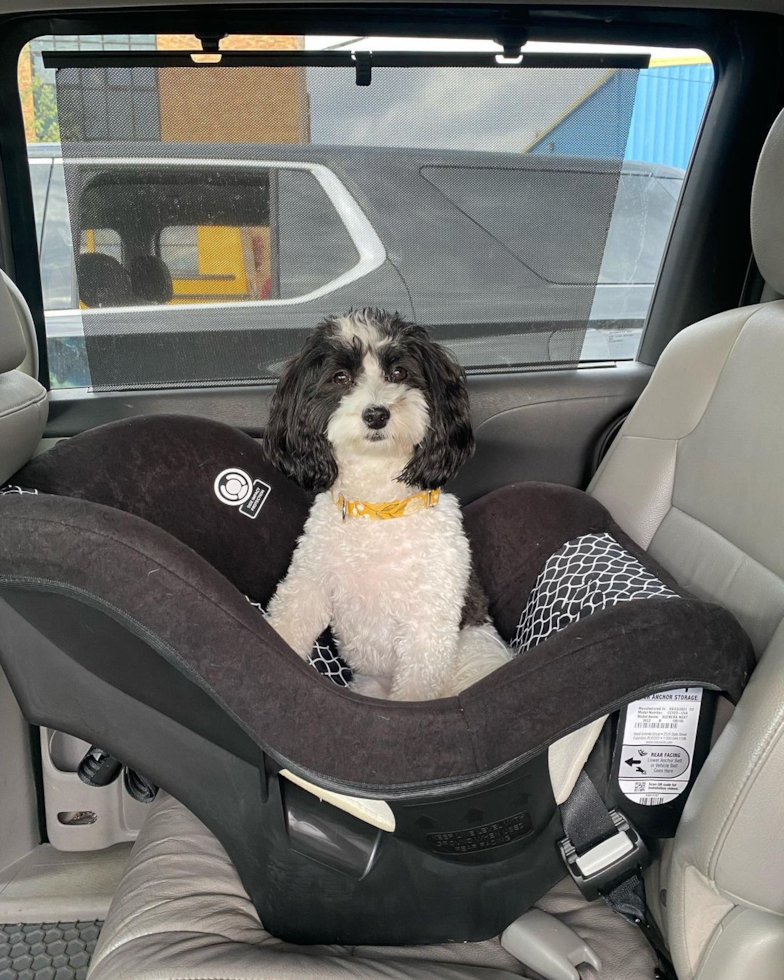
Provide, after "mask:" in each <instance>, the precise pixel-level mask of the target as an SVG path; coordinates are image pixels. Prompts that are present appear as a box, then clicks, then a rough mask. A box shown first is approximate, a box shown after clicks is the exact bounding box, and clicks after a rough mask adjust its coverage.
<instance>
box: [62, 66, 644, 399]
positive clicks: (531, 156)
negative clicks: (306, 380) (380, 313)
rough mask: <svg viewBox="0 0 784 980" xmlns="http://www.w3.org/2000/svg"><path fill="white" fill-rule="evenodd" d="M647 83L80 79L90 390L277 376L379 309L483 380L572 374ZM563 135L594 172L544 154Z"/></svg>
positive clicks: (322, 72)
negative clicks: (569, 134) (510, 371)
mask: <svg viewBox="0 0 784 980" xmlns="http://www.w3.org/2000/svg"><path fill="white" fill-rule="evenodd" d="M636 81H637V69H636V68H624V67H621V68H608V67H607V65H603V66H601V67H517V66H515V67H511V66H510V67H499V66H493V67H490V66H488V67H466V66H458V67H444V66H439V67H434V66H432V65H425V66H422V65H419V66H414V67H377V66H374V68H373V73H372V84H370V85H360V84H357V78H356V75H355V72H354V70H353V69H352V68H350V67H318V66H316V67H313V66H306V65H303V64H299V65H296V66H295V65H290V64H289V65H285V64H284V65H276V66H269V65H247V66H236V65H224V64H222V65H215V66H206V65H200V66H193V67H188V66H171V65H163V66H160V67H158V66H155V65H151V64H141V65H139V66H134V67H128V66H125V67H123V66H109V67H107V66H106V65H98V66H95V65H92V66H84V67H83V66H77V67H61V68H60V69H59V70H58V73H57V98H58V111H59V118H60V131H61V137H62V152H63V159H64V167H65V183H66V190H67V198H68V207H69V212H70V219H71V227H72V233H73V242H74V251H75V252H76V253H78V254H77V257H76V277H77V284H78V298H79V307H80V311H79V313H78V314H75V319H76V320H78V321H80V326H77V327H76V328H75V329H76V330H77V331H82V330H83V333H84V341H85V348H86V354H87V359H88V361H89V369H90V374H91V377H92V383H93V385H94V387H95V388H97V389H123V388H130V389H137V388H150V387H170V386H178V385H189V386H190V385H200V384H210V385H214V384H233V383H245V382H252V381H257V380H260V379H268V378H274V377H275V376H277V374H278V373H279V371H280V367H281V363H282V362H283V361H284V360H285V359H286V357H288V356H289V355H290V354H291V353H293V352H294V351H295V350H296V349H297V348H298V347H299V345H300V344H301V342H302V340H303V338H304V336H305V335H306V334H307V333H308V332H309V331H310V330H311V329H312V328H313V326H314V325H315V324H316V323H317V322H318V320H319V319H320V318H321V317H322V316H324V315H326V314H329V313H335V312H343V311H345V310H346V309H348V308H350V307H357V306H369V305H372V306H380V307H385V308H390V309H394V310H399V311H401V312H403V313H406V314H407V315H409V316H411V317H413V318H414V319H416V320H417V321H418V322H420V323H423V324H425V325H427V326H428V327H430V328H431V330H432V332H433V334H434V335H435V336H436V337H437V338H438V339H440V340H442V341H443V342H445V343H447V344H448V345H451V346H452V347H453V348H454V350H455V351H456V352H457V354H458V356H459V357H460V359H461V361H462V362H463V363H464V364H465V365H466V366H467V367H469V368H474V369H480V370H481V369H503V368H505V367H515V366H521V365H530V364H543V365H551V366H555V365H568V364H573V363H574V362H576V361H577V360H578V359H579V357H580V352H581V349H582V347H583V340H584V337H585V332H586V327H587V325H588V324H589V323H590V322H595V321H596V317H595V316H594V315H593V312H592V311H593V310H594V304H595V298H596V286H597V282H598V281H599V278H600V272H601V268H602V259H603V256H604V253H605V243H606V241H607V235H608V229H609V228H610V223H611V218H612V215H613V207H614V205H615V201H616V194H617V192H618V186H619V175H620V172H621V164H622V161H623V156H624V150H625V146H626V139H627V134H628V131H629V125H630V121H631V115H632V109H633V106H634V96H635V90H636ZM576 106H577V107H579V109H580V111H579V113H578V114H577V115H575V112H574V110H575V107H576ZM564 125H572V127H573V128H574V129H575V130H576V131H575V133H574V134H573V138H572V148H574V147H575V146H576V147H577V149H578V150H579V154H576V155H575V154H573V155H569V156H564V155H561V154H560V153H559V152H556V150H557V149H558V148H557V146H556V142H555V141H554V140H553V141H550V140H549V139H548V133H550V132H551V131H553V130H554V127H557V126H560V127H561V130H560V132H562V131H563V126H564ZM578 127H579V129H578Z"/></svg>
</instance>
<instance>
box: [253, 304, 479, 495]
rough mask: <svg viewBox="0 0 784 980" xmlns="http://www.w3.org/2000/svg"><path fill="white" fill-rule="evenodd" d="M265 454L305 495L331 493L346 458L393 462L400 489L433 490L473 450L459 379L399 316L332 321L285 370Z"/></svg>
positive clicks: (368, 313) (444, 353) (453, 364)
mask: <svg viewBox="0 0 784 980" xmlns="http://www.w3.org/2000/svg"><path fill="white" fill-rule="evenodd" d="M266 448H267V452H268V454H269V456H270V459H271V460H272V461H273V463H275V465H276V466H277V467H278V468H279V469H281V470H282V471H283V472H284V473H285V474H286V475H287V476H290V477H292V479H294V480H296V482H297V483H299V484H300V486H302V487H304V488H305V489H306V490H314V491H322V490H326V489H328V488H329V487H330V486H332V484H333V483H334V482H335V480H336V479H337V475H338V465H337V461H336V455H337V456H341V455H344V454H355V455H367V456H374V457H376V458H378V457H383V456H386V457H389V458H390V459H400V460H402V461H403V462H402V471H401V476H400V478H401V479H402V480H403V481H404V482H405V483H406V484H408V485H409V486H411V487H417V488H422V489H424V490H432V489H436V488H437V487H440V486H442V485H443V484H444V483H445V482H446V480H448V479H449V477H450V476H452V475H453V474H454V473H455V472H457V470H458V469H459V467H460V466H461V465H462V464H463V463H464V462H465V461H466V459H468V457H469V456H470V455H471V453H472V452H473V450H474V436H473V432H472V429H471V418H470V414H469V407H468V393H467V391H466V385H465V375H464V373H463V370H462V368H461V367H460V365H459V364H458V363H457V361H456V360H455V358H454V357H453V355H452V354H451V353H450V352H449V351H448V350H446V349H445V348H444V347H442V346H441V345H440V344H436V343H434V342H433V341H432V340H431V339H430V338H429V336H428V334H427V331H426V330H425V329H424V328H423V327H420V326H417V325H416V324H413V323H409V322H408V321H406V320H404V319H403V318H402V317H400V316H398V315H397V314H390V313H385V312H384V311H382V310H375V309H364V310H358V311H352V312H350V313H348V314H346V315H345V316H333V317H329V318H328V319H326V320H324V321H323V322H322V323H321V324H319V326H318V327H317V328H316V331H315V332H314V333H313V334H312V335H311V336H310V337H309V338H308V340H307V341H306V342H305V345H304V347H303V348H302V350H301V351H300V353H299V354H297V355H296V356H295V357H293V358H292V359H291V360H290V361H289V362H288V363H287V364H286V366H285V368H284V370H283V374H282V376H281V379H280V382H279V384H278V388H277V390H276V392H275V395H274V397H273V400H272V410H271V416H270V422H269V426H268V428H267V437H266Z"/></svg>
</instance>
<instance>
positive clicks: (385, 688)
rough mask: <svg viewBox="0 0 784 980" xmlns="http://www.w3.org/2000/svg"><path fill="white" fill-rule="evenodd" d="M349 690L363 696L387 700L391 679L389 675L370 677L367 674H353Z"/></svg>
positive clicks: (390, 688)
mask: <svg viewBox="0 0 784 980" xmlns="http://www.w3.org/2000/svg"><path fill="white" fill-rule="evenodd" d="M351 690H352V691H353V692H354V693H355V694H361V695H362V696H363V697H365V698H383V699H384V700H387V699H388V698H389V696H390V694H391V692H392V679H391V678H389V677H370V676H368V675H367V674H354V679H353V681H352V682H351Z"/></svg>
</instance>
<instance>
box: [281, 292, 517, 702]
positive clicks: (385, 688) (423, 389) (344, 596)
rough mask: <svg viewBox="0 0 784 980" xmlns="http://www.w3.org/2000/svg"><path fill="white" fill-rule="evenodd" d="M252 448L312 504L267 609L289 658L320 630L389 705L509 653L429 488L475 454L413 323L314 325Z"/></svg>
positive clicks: (459, 539)
mask: <svg viewBox="0 0 784 980" xmlns="http://www.w3.org/2000/svg"><path fill="white" fill-rule="evenodd" d="M266 442H267V450H268V453H269V455H270V458H271V459H272V461H273V462H274V463H275V464H276V465H277V466H278V467H279V468H280V469H281V470H282V471H283V472H284V473H286V474H287V475H288V476H290V477H292V478H293V479H294V480H296V482H297V483H299V484H300V486H302V487H303V488H305V489H306V490H309V491H315V492H316V493H317V494H318V495H317V496H316V499H315V501H314V503H313V507H312V509H311V511H310V515H309V517H308V520H307V523H306V525H305V530H304V533H303V535H302V537H301V538H300V539H299V542H298V543H297V548H296V551H295V552H294V557H293V558H292V562H291V566H290V568H289V571H288V574H287V576H286V578H285V579H284V581H283V582H281V583H280V585H279V586H278V590H277V592H276V593H275V596H274V597H273V599H272V601H271V603H270V606H269V610H268V612H269V620H270V622H271V623H272V625H273V626H274V628H275V629H276V630H277V631H278V633H280V635H281V636H282V637H283V638H284V639H285V640H286V641H287V642H288V643H289V645H290V646H291V647H292V648H293V649H294V650H295V651H296V652H297V653H298V654H299V655H300V656H302V657H307V656H308V655H309V654H310V652H311V648H312V646H313V642H314V640H315V639H316V638H317V637H318V636H319V635H320V634H321V632H322V631H323V630H324V629H325V628H326V627H327V626H328V625H329V626H331V627H332V630H333V633H334V635H335V638H336V640H337V642H338V645H339V649H340V653H341V656H342V657H343V658H344V659H345V660H346V662H347V663H348V664H349V666H350V667H351V668H352V670H353V671H354V672H355V684H354V686H355V689H356V690H358V691H359V692H360V693H362V694H367V695H371V696H375V697H390V698H394V699H397V700H404V701H418V700H424V699H428V698H439V697H447V696H449V695H452V694H455V693H457V692H459V691H460V690H463V689H464V688H465V687H467V686H468V685H469V684H472V683H474V682H475V681H476V680H478V679H479V678H480V677H483V676H484V675H485V674H487V673H489V672H490V671H491V670H493V669H495V668H496V667H498V666H500V665H501V664H503V663H506V662H507V661H508V660H509V659H510V653H509V651H508V649H507V647H506V645H505V644H504V642H503V640H502V639H501V638H500V637H499V636H498V634H497V632H496V631H495V628H494V627H493V626H492V624H491V622H490V620H489V618H488V615H487V602H486V599H485V597H484V595H483V593H482V591H481V589H480V588H479V586H478V583H477V581H476V578H475V576H474V575H473V574H472V569H471V553H470V549H469V545H468V540H467V538H466V535H465V532H464V530H463V523H462V516H461V513H460V506H459V504H458V502H457V499H456V498H455V497H453V496H452V495H451V494H445V493H443V492H441V487H442V486H443V484H444V483H445V482H446V480H448V479H449V477H450V476H452V475H453V474H454V473H455V472H456V471H457V470H458V468H459V467H460V466H461V465H462V463H464V462H465V460H467V459H468V457H469V456H470V455H471V454H472V452H473V449H474V437H473V432H472V429H471V420H470V415H469V406H468V393H467V391H466V385H465V377H464V374H463V371H462V369H461V368H460V366H459V365H458V364H457V362H456V360H455V359H454V358H453V356H452V355H451V354H450V352H448V351H447V350H446V349H445V348H443V347H441V346H440V345H438V344H436V343H434V342H433V341H432V340H430V338H429V337H428V335H427V332H426V331H425V330H424V329H423V328H422V327H419V326H416V325H415V324H412V323H409V322H407V321H406V320H404V319H402V318H401V317H399V316H398V315H397V314H389V313H385V312H383V311H381V310H375V309H364V310H360V311H356V312H351V313H348V314H347V315H345V316H334V317H330V318H329V319H327V320H325V321H324V322H323V323H321V324H320V325H319V327H318V328H317V329H316V331H315V333H314V334H313V335H312V336H311V337H310V338H309V339H308V340H307V341H306V343H305V346H304V347H303V349H302V351H301V352H300V353H299V354H298V355H297V356H296V357H294V358H293V359H292V360H291V361H289V362H288V364H287V365H286V367H285V369H284V371H283V374H282V377H281V379H280V383H279V385H278V389H277V391H276V393H275V396H274V399H273V402H272V413H271V418H270V423H269V427H268V430H267V440H266Z"/></svg>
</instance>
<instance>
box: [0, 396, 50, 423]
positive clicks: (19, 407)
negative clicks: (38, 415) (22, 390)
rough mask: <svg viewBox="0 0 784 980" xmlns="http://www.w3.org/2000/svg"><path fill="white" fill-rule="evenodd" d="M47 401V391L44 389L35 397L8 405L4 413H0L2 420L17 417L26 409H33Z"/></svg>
mask: <svg viewBox="0 0 784 980" xmlns="http://www.w3.org/2000/svg"><path fill="white" fill-rule="evenodd" d="M45 400H46V390H45V389H42V390H41V391H40V392H36V394H35V395H34V396H30V397H29V398H27V399H26V400H25V401H21V402H17V403H16V404H14V405H7V406H6V407H5V408H3V410H2V411H0V419H3V418H8V417H10V416H11V415H15V414H16V413H17V412H21V411H23V410H24V409H25V408H32V407H33V406H34V405H38V404H40V403H41V402H42V401H45Z"/></svg>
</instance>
